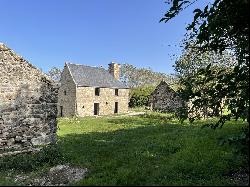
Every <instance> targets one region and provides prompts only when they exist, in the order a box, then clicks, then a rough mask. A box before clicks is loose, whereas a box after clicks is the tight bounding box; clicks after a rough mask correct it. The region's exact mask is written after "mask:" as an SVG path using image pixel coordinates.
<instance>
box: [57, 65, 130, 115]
mask: <svg viewBox="0 0 250 187" xmlns="http://www.w3.org/2000/svg"><path fill="white" fill-rule="evenodd" d="M119 72H120V71H119V64H117V63H110V64H109V70H106V69H104V68H102V67H91V66H86V65H80V64H71V63H66V64H65V66H64V69H63V72H62V75H61V80H60V84H61V86H60V89H59V92H58V116H60V117H64V116H66V117H69V116H93V115H110V114H119V113H127V112H128V102H129V89H128V87H127V86H126V85H124V84H123V83H122V82H120V81H119Z"/></svg>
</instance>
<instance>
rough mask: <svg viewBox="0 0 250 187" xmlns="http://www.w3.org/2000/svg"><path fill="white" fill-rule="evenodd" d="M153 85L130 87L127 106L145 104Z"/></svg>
mask: <svg viewBox="0 0 250 187" xmlns="http://www.w3.org/2000/svg"><path fill="white" fill-rule="evenodd" d="M154 89H155V86H143V87H137V88H132V89H131V91H130V99H129V106H130V107H141V106H147V105H148V100H149V96H150V94H151V93H152V92H153V91H154Z"/></svg>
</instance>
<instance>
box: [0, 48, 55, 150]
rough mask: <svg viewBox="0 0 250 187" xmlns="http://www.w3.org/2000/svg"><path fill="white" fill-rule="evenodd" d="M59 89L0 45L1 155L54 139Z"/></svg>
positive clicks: (47, 78) (8, 49)
mask: <svg viewBox="0 0 250 187" xmlns="http://www.w3.org/2000/svg"><path fill="white" fill-rule="evenodd" d="M57 92H58V86H57V85H55V84H54V83H53V81H52V80H51V79H50V78H49V77H47V76H46V75H45V74H43V73H42V72H41V71H40V70H39V69H37V68H35V67H34V66H33V65H32V64H30V63H29V62H27V61H26V60H25V59H23V58H22V57H21V56H18V55H17V54H15V53H14V52H13V51H12V50H11V49H10V48H8V47H7V46H6V45H4V44H1V43H0V153H1V152H8V151H13V150H25V149H30V148H34V147H35V146H36V145H41V144H47V143H50V142H53V141H55V139H56V129H57V125H56V116H57Z"/></svg>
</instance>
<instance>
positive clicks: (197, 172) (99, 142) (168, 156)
mask: <svg viewBox="0 0 250 187" xmlns="http://www.w3.org/2000/svg"><path fill="white" fill-rule="evenodd" d="M204 123H205V122H202V121H196V122H195V123H193V124H189V123H188V122H186V123H183V124H179V123H178V122H177V121H176V120H173V119H171V117H169V116H167V117H165V115H164V114H156V113H153V114H150V115H143V116H140V117H135V116H133V117H121V116H118V117H102V118H91V117H87V118H78V119H77V118H72V119H60V120H59V131H58V135H59V145H60V146H61V147H62V149H63V152H64V153H65V154H66V157H68V158H70V162H71V163H72V164H76V165H79V166H82V167H87V168H88V169H89V171H90V172H89V173H88V175H87V178H85V179H84V180H82V181H80V182H79V183H77V184H78V185H235V184H234V183H233V181H231V180H229V178H228V177H227V174H228V173H230V172H233V171H237V170H238V169H239V168H240V167H242V166H243V165H244V164H245V160H244V159H243V157H242V156H241V155H235V154H234V150H233V148H232V147H231V146H229V145H227V144H226V145H223V146H219V145H218V143H219V139H220V138H224V137H227V136H228V135H231V134H237V133H238V132H239V131H240V130H241V127H243V126H244V122H228V123H227V124H226V125H225V126H224V127H223V128H222V129H217V130H212V129H210V128H203V129H202V128H201V126H202V125H203V124H204Z"/></svg>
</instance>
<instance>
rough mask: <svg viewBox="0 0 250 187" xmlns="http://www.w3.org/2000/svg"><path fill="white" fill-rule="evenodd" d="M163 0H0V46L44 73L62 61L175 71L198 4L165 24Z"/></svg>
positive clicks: (164, 71)
mask: <svg viewBox="0 0 250 187" xmlns="http://www.w3.org/2000/svg"><path fill="white" fill-rule="evenodd" d="M166 1H167V0H0V9H1V12H0V15H1V22H0V42H2V43H4V44H6V45H7V46H8V47H10V48H11V49H13V50H14V51H15V52H16V53H17V54H19V55H21V56H23V57H24V58H25V59H26V60H28V61H29V62H31V63H32V64H33V65H35V66H36V67H38V68H40V69H42V70H43V71H44V72H48V70H49V69H51V68H52V67H59V68H63V66H64V64H65V62H71V63H76V64H85V65H89V66H97V67H98V66H103V67H104V68H107V67H108V64H109V63H110V62H117V63H120V64H124V63H127V64H132V65H134V66H136V67H138V68H151V69H152V70H153V71H156V72H162V73H167V74H172V73H174V68H173V65H174V59H173V57H172V55H180V54H181V47H179V45H180V42H181V40H182V39H183V38H184V34H185V33H186V30H185V27H186V26H187V24H188V23H190V22H191V21H192V20H193V13H192V11H193V10H194V9H195V8H201V7H204V5H206V4H207V2H208V0H199V1H197V2H195V3H194V4H193V5H192V6H190V7H188V8H187V9H186V10H185V11H183V12H182V13H180V14H179V15H178V16H177V17H176V18H174V19H172V20H171V21H169V22H168V23H164V22H161V23H159V20H160V19H161V18H162V17H163V16H164V14H165V12H166V10H167V9H168V8H169V5H168V4H167V3H165V2H166Z"/></svg>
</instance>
